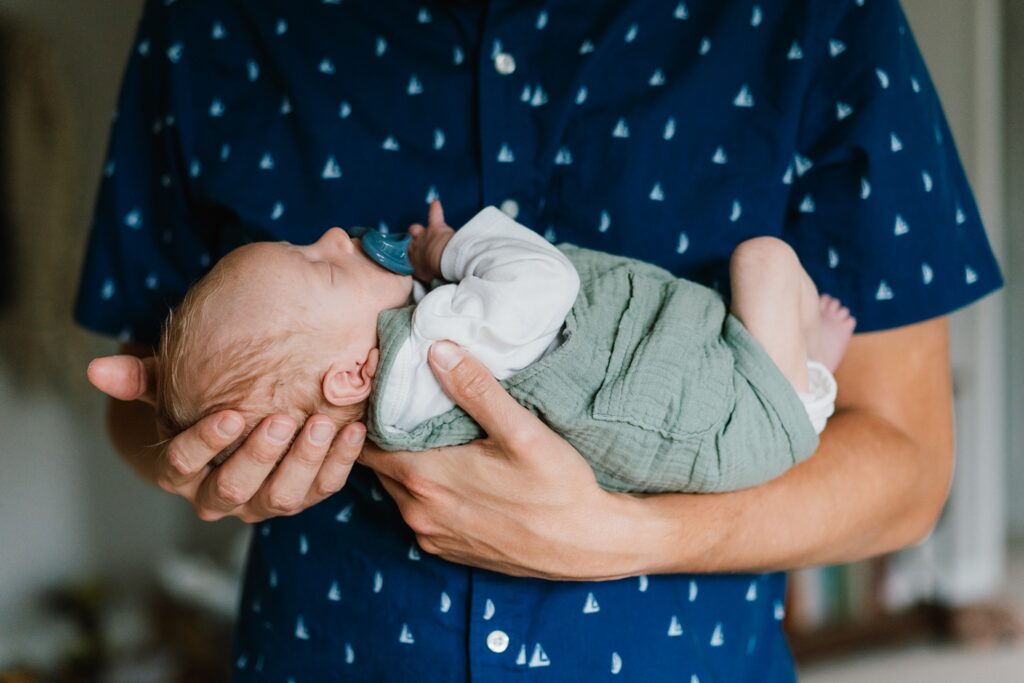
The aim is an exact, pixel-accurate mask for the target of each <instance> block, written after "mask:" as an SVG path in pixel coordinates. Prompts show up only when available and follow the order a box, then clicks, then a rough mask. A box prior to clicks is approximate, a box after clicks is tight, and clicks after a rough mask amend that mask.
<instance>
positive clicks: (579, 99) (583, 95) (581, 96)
mask: <svg viewBox="0 0 1024 683" xmlns="http://www.w3.org/2000/svg"><path fill="white" fill-rule="evenodd" d="M586 101H587V86H585V85H581V86H580V89H579V90H577V91H576V104H583V103H584V102H586Z"/></svg>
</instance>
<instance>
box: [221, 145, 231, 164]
mask: <svg viewBox="0 0 1024 683" xmlns="http://www.w3.org/2000/svg"><path fill="white" fill-rule="evenodd" d="M230 156H231V145H229V144H228V143H226V142H225V143H224V144H223V145H221V146H220V160H221V161H227V160H228V157H230Z"/></svg>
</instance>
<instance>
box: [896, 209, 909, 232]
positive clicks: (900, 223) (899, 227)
mask: <svg viewBox="0 0 1024 683" xmlns="http://www.w3.org/2000/svg"><path fill="white" fill-rule="evenodd" d="M908 232H910V226H909V225H907V222H906V221H905V220H903V216H901V215H899V214H896V223H895V225H894V227H893V229H892V233H893V234H894V235H897V236H899V235H906V234H907V233H908Z"/></svg>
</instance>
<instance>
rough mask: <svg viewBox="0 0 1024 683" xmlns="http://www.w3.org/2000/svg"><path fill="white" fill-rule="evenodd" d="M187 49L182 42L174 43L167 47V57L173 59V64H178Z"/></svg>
mask: <svg viewBox="0 0 1024 683" xmlns="http://www.w3.org/2000/svg"><path fill="white" fill-rule="evenodd" d="M184 51H185V46H184V45H182V44H181V43H174V44H173V45H171V46H170V47H169V48H167V59H169V60H171V64H177V63H178V62H180V61H181V55H182V53H183V52H184Z"/></svg>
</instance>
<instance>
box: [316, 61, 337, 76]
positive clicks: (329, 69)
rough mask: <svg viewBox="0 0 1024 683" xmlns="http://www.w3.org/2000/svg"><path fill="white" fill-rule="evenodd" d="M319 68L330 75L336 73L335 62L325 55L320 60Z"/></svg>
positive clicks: (321, 71)
mask: <svg viewBox="0 0 1024 683" xmlns="http://www.w3.org/2000/svg"><path fill="white" fill-rule="evenodd" d="M317 69H318V70H319V71H320V73H322V74H326V75H327V76H330V75H332V74H333V73H334V62H333V61H331V60H330V59H329V58H327V57H324V58H323V59H321V60H320V65H319V66H318V67H317Z"/></svg>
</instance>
